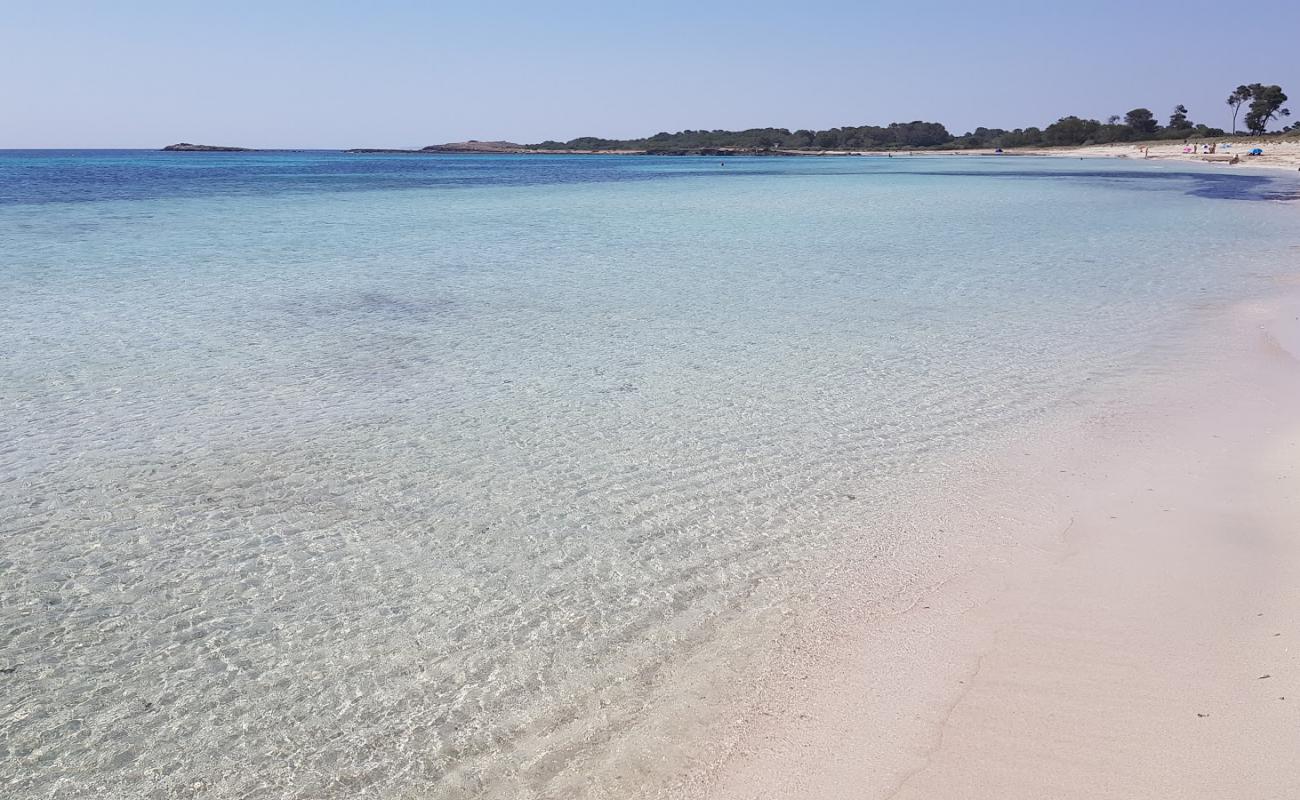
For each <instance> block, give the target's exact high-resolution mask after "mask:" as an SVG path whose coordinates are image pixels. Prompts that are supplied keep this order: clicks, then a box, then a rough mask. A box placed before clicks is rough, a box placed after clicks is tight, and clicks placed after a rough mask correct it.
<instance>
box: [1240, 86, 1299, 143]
mask: <svg viewBox="0 0 1300 800" xmlns="http://www.w3.org/2000/svg"><path fill="white" fill-rule="evenodd" d="M1250 90H1251V94H1250V108H1248V109H1247V110H1246V127H1247V128H1248V129H1249V130H1250V132H1251V133H1255V134H1260V133H1264V131H1266V130H1267V129H1268V123H1269V122H1271V121H1273V120H1274V119H1277V118H1278V117H1289V116H1291V110H1290V109H1289V108H1283V107H1282V104H1283V103H1285V102H1286V93H1285V92H1283V91H1282V87H1281V86H1277V85H1272V86H1263V85H1261V84H1258V83H1252V84H1251V85H1250Z"/></svg>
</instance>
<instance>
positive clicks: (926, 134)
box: [529, 83, 1300, 153]
mask: <svg viewBox="0 0 1300 800" xmlns="http://www.w3.org/2000/svg"><path fill="white" fill-rule="evenodd" d="M1286 101H1287V96H1286V94H1285V93H1284V92H1283V91H1282V88H1281V87H1280V86H1276V85H1264V84H1259V83H1252V84H1243V85H1241V86H1238V87H1237V88H1236V89H1235V90H1233V92H1232V94H1230V95H1229V96H1228V101H1227V104H1228V106H1229V107H1230V108H1231V111H1232V131H1233V133H1234V134H1235V133H1236V132H1237V120H1238V116H1239V115H1240V114H1241V112H1242V111H1245V115H1244V117H1242V121H1243V122H1244V124H1245V127H1246V130H1247V131H1249V132H1250V133H1252V134H1255V135H1263V134H1264V133H1265V131H1267V129H1268V126H1269V124H1270V123H1273V122H1276V121H1280V120H1281V119H1283V118H1285V117H1287V116H1289V115H1290V113H1291V112H1290V111H1289V110H1288V109H1287V108H1285V107H1284V105H1285V103H1286ZM1283 130H1284V131H1300V124H1295V125H1292V126H1290V127H1288V128H1284V129H1283ZM1225 135H1227V132H1226V131H1224V130H1223V129H1222V128H1214V127H1210V126H1208V125H1206V124H1204V123H1194V122H1192V121H1191V120H1190V119H1189V118H1188V112H1187V108H1186V106H1183V105H1181V104H1180V105H1177V106H1174V108H1173V110H1172V111H1171V112H1170V114H1169V117H1168V121H1167V123H1165V124H1163V125H1162V124H1161V123H1160V120H1159V119H1158V118H1157V117H1156V115H1155V114H1154V113H1153V112H1152V111H1151V110H1150V109H1147V108H1135V109H1132V110H1131V111H1129V112H1128V113H1127V114H1125V115H1123V116H1122V117H1121V116H1119V115H1115V116H1112V117H1110V118H1109V119H1107V120H1106V121H1105V122H1102V121H1099V120H1095V119H1084V118H1081V117H1077V116H1068V117H1062V118H1061V119H1058V120H1057V121H1056V122H1053V123H1052V124H1050V125H1048V126H1046V127H1045V128H1035V127H1030V128H1016V129H1015V130H1005V129H1002V128H984V127H980V128H976V129H975V130H974V131H969V132H967V133H965V134H962V135H960V136H959V135H955V134H953V133H950V132H949V131H948V129H947V128H945V127H944V126H943V125H942V124H941V123H938V122H924V121H920V120H917V121H914V122H893V123H890V124H889V125H884V126H880V125H860V126H846V127H840V128H828V129H826V130H818V131H814V130H808V129H800V130H794V131H791V130H789V129H786V128H750V129H748V130H743V131H724V130H712V131H706V130H685V131H678V132H677V133H668V132H667V131H664V132H661V133H657V134H655V135H654V136H650V137H647V138H644V139H600V138H596V137H592V136H584V137H581V138H578V139H572V140H570V141H567V142H556V141H546V142H541V143H539V144H534V145H529V147H531V148H535V149H538V150H645V151H646V152H649V153H686V152H709V151H718V150H749V151H772V150H926V149H960V148H972V147H1035V146H1038V147H1042V146H1049V147H1051V146H1069V145H1085V144H1111V143H1116V142H1138V141H1150V140H1156V139H1192V138H1206V137H1217V136H1225Z"/></svg>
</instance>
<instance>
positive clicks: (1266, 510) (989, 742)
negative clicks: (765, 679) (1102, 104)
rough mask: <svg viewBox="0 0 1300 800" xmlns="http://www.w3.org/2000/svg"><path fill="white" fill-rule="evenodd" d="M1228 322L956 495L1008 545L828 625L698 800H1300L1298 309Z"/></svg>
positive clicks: (704, 781)
mask: <svg viewBox="0 0 1300 800" xmlns="http://www.w3.org/2000/svg"><path fill="white" fill-rule="evenodd" d="M1292 288H1294V287H1292ZM1212 316H1214V317H1215V322H1214V324H1215V326H1217V327H1216V330H1215V332H1214V336H1213V337H1212V338H1211V339H1209V340H1207V342H1208V344H1207V347H1206V348H1205V352H1204V353H1203V358H1201V359H1200V361H1199V362H1198V363H1197V364H1194V365H1192V366H1191V367H1184V366H1181V365H1180V366H1177V367H1173V366H1170V367H1168V368H1164V367H1161V366H1155V367H1153V369H1152V374H1151V376H1150V378H1149V380H1148V381H1146V384H1148V385H1149V387H1150V392H1149V394H1148V393H1143V394H1142V395H1141V396H1138V397H1126V398H1117V399H1116V401H1115V402H1114V403H1112V404H1110V405H1103V406H1101V407H1090V408H1089V409H1088V410H1087V411H1086V412H1082V414H1083V415H1082V416H1081V418H1080V419H1078V420H1077V421H1076V423H1077V424H1074V425H1067V426H1064V428H1060V427H1054V428H1052V429H1051V430H1050V431H1049V430H1048V429H1046V428H1045V430H1044V433H1043V436H1042V438H1041V439H1037V440H1027V441H1024V442H1022V443H1020V444H1018V445H1017V446H1016V447H1015V448H1014V449H1013V450H1012V451H1009V452H1007V453H1005V454H1002V456H1001V457H1000V458H999V461H998V463H996V464H992V463H991V464H989V465H987V468H986V469H985V470H983V471H982V472H981V474H978V475H976V476H974V477H972V479H971V482H970V485H969V486H964V487H947V489H946V490H945V493H944V494H943V495H942V496H936V498H935V503H936V513H943V514H947V515H948V516H947V519H948V522H949V524H952V525H954V530H956V531H958V532H961V531H965V532H966V533H972V532H974V533H981V534H984V535H986V536H988V538H990V539H992V540H995V541H997V542H999V544H998V545H996V546H992V547H989V548H987V549H986V550H985V551H983V552H982V553H981V554H979V556H978V557H977V558H971V557H970V553H968V554H967V559H966V561H965V562H964V564H963V566H962V567H961V568H960V569H957V570H955V571H953V572H952V573H951V575H950V577H949V578H948V579H947V580H946V581H944V582H943V583H941V584H940V585H937V586H934V587H933V588H932V589H930V590H929V591H928V592H926V593H924V594H922V595H920V596H918V597H915V598H913V599H912V600H910V601H909V602H907V603H906V604H904V605H902V606H900V607H898V608H895V609H893V610H892V612H890V613H885V614H872V613H869V611H868V610H867V609H866V608H854V607H853V605H852V603H848V604H847V605H846V606H845V608H844V609H841V610H840V611H839V612H836V614H833V615H828V618H827V620H826V621H825V626H824V628H823V629H821V630H814V631H812V632H810V634H809V636H808V641H807V642H805V643H803V645H804V646H802V647H792V648H791V651H792V652H795V653H805V654H806V655H805V656H804V657H802V658H795V659H794V660H793V661H792V662H791V663H789V664H787V670H786V672H787V674H788V675H790V676H793V677H790V678H789V679H788V680H786V681H784V682H780V681H778V682H776V683H775V684H774V685H773V686H769V687H768V688H767V690H766V691H765V693H764V695H763V697H762V699H761V700H760V701H759V702H758V705H757V706H756V708H755V710H754V712H753V713H751V714H749V715H746V716H745V717H744V718H743V719H740V720H738V721H737V724H736V727H735V729H734V731H733V732H734V734H735V738H734V742H733V743H732V746H731V747H730V749H729V750H728V751H727V753H726V755H725V756H723V757H720V758H717V759H715V760H713V761H712V762H711V763H708V764H704V765H702V766H701V769H700V770H699V773H698V774H697V775H696V776H695V778H694V779H693V780H692V781H691V782H690V783H688V784H687V785H685V786H684V787H682V791H681V794H682V796H689V797H707V798H712V799H713V800H740V799H742V798H746V799H748V798H773V800H775V799H776V798H782V799H789V800H798V799H800V798H809V799H810V800H811V799H814V798H815V799H816V800H834V799H835V798H863V799H867V798H918V799H920V798H925V799H927V800H929V799H934V798H981V799H982V798H989V799H990V800H993V799H996V800H1006V799H1008V798H1026V800H1028V799H1029V798H1033V799H1034V800H1040V799H1041V798H1090V799H1091V798H1207V800H1208V799H1209V798H1214V800H1221V799H1222V798H1295V797H1300V301H1297V299H1295V298H1294V297H1292V298H1286V299H1278V300H1274V301H1268V302H1263V301H1261V302H1258V303H1253V304H1248V305H1245V306H1242V307H1240V308H1235V309H1231V310H1230V311H1223V312H1214V313H1213V315H1212ZM963 492H965V493H969V492H974V496H975V497H976V500H975V502H973V503H972V505H971V506H970V509H969V511H968V512H961V513H958V514H957V515H956V516H955V517H954V516H953V515H952V514H951V512H949V511H941V510H940V508H941V507H942V505H943V503H944V502H946V499H947V498H951V497H952V496H957V495H960V494H962V493H963ZM990 534H991V535H990ZM846 631H847V633H846Z"/></svg>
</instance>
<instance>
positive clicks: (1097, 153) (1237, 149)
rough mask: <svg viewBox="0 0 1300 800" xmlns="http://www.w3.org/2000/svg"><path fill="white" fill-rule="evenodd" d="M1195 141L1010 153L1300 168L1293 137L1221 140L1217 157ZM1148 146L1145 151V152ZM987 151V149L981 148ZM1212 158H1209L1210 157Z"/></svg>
mask: <svg viewBox="0 0 1300 800" xmlns="http://www.w3.org/2000/svg"><path fill="white" fill-rule="evenodd" d="M1192 141H1193V142H1195V145H1196V146H1195V150H1196V152H1194V153H1184V152H1183V150H1184V149H1185V148H1187V147H1190V146H1191V145H1185V144H1183V142H1182V141H1173V142H1154V143H1153V142H1142V143H1137V144H1095V145H1086V146H1083V147H1049V148H1018V149H1015V150H1011V151H1008V152H1011V153H1015V154H1019V155H1038V156H1056V157H1063V158H1069V157H1073V158H1131V159H1137V160H1152V161H1188V162H1194V163H1211V164H1215V165H1216V166H1222V167H1224V168H1225V169H1231V168H1235V167H1263V168H1267V169H1282V170H1287V171H1289V172H1296V171H1297V170H1300V139H1290V140H1286V141H1282V140H1278V139H1250V138H1245V137H1242V138H1236V139H1233V140H1232V141H1230V142H1227V144H1229V145H1230V146H1229V147H1225V146H1224V144H1225V143H1224V142H1223V141H1220V140H1213V141H1217V142H1218V146H1217V147H1216V148H1215V153H1214V155H1213V156H1206V155H1205V154H1204V153H1202V152H1201V146H1202V144H1204V143H1208V141H1210V140H1207V142H1201V141H1199V140H1195V139H1194V140H1192ZM1254 148H1259V149H1260V150H1263V151H1264V154H1263V155H1260V156H1251V155H1248V153H1249V152H1250V151H1251V150H1252V149H1254ZM1144 149H1145V152H1144ZM980 152H985V151H980ZM1233 155H1236V156H1239V157H1240V159H1241V160H1240V161H1239V162H1238V163H1236V164H1230V163H1228V162H1227V161H1225V160H1224V159H1225V157H1227V158H1230V157H1231V156H1233ZM1207 159H1209V160H1207Z"/></svg>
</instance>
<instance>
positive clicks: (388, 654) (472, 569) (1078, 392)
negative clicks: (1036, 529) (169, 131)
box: [0, 152, 1300, 798]
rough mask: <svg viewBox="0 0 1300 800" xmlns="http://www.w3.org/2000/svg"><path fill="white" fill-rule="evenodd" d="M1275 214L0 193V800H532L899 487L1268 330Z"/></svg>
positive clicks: (893, 538) (1080, 165)
mask: <svg viewBox="0 0 1300 800" xmlns="http://www.w3.org/2000/svg"><path fill="white" fill-rule="evenodd" d="M1295 189H1296V185H1295V181H1294V180H1292V179H1290V178H1289V177H1286V176H1284V177H1282V178H1270V177H1268V176H1260V175H1251V174H1247V173H1228V172H1223V171H1209V170H1204V171H1202V170H1197V169H1192V170H1190V171H1187V170H1180V169H1176V168H1173V167H1170V166H1168V165H1164V166H1159V165H1147V164H1138V163H1132V164H1126V163H1123V162H1102V163H1093V162H1086V163H1085V162H1077V166H1076V162H1070V161H1062V160H1035V159H1021V158H1016V159H1005V160H1003V159H991V158H988V159H976V158H957V157H948V158H944V157H934V158H917V159H906V158H896V159H865V158H843V159H841V158H833V159H775V158H773V159H759V158H753V159H741V158H737V159H727V160H726V163H725V165H724V164H721V163H719V162H718V161H717V160H715V159H703V158H676V159H673V158H665V159H657V158H633V157H622V158H620V157H608V158H606V157H587V158H584V157H535V158H532V157H523V158H520V157H479V156H428V157H401V156H346V155H340V154H327V153H257V154H230V155H226V154H191V153H184V154H163V153H137V152H63V153H57V152H55V153H51V152H45V153H41V152H29V153H16V152H9V153H0V320H2V322H3V325H2V326H0V795H2V796H4V797H14V798H29V797H30V798H38V797H39V798H44V797H51V798H88V797H96V798H137V797H150V798H153V797H156V798H167V797H191V796H193V797H211V798H244V797H277V798H278V797H288V798H351V797H356V796H358V794H360V793H361V792H362V791H363V790H368V791H370V792H371V793H373V794H374V795H375V796H381V797H431V798H441V797H477V796H488V797H533V796H554V795H556V794H557V792H558V791H559V790H558V789H557V788H556V787H557V786H558V785H559V784H558V783H557V782H556V781H557V777H556V776H558V775H561V774H563V773H564V772H565V770H566V769H567V768H568V766H569V765H571V764H573V763H579V762H580V761H581V759H583V758H585V757H587V755H589V754H591V753H593V752H599V751H600V750H601V749H602V748H608V747H611V746H612V745H611V743H612V742H615V741H619V740H620V739H619V737H620V736H623V735H624V734H625V733H626V732H627V731H630V730H634V729H635V728H636V726H637V725H639V724H640V722H641V721H642V720H643V719H644V718H645V716H646V714H647V713H649V712H648V710H647V708H646V706H647V704H649V703H650V701H649V700H648V699H647V698H651V697H659V696H671V691H670V690H671V687H672V685H673V684H672V681H673V680H676V679H679V678H680V675H679V673H681V672H682V671H683V667H682V665H684V664H692V665H695V666H694V667H693V668H694V669H700V670H711V671H714V672H717V673H718V674H720V675H722V676H723V677H724V678H725V675H726V669H727V665H726V663H725V660H724V659H721V657H717V658H714V657H711V656H710V653H711V652H712V650H711V648H714V647H716V643H717V642H719V641H721V640H723V639H725V638H726V637H727V636H728V635H738V634H736V633H735V632H736V631H751V632H752V633H746V634H744V635H745V636H748V637H751V638H748V639H744V640H743V641H742V642H741V645H742V647H741V649H742V650H744V649H746V647H747V648H748V649H751V650H759V649H762V648H763V647H764V646H765V645H766V639H764V638H763V637H764V635H766V634H764V633H761V632H760V631H765V630H767V631H768V632H769V633H770V629H768V628H767V627H766V624H765V620H767V619H768V618H769V617H773V618H774V615H777V616H779V612H780V611H782V610H788V609H789V608H791V607H793V606H795V605H797V604H799V603H808V602H815V600H816V585H817V579H818V576H819V575H820V574H823V572H824V570H825V569H827V567H826V565H827V564H828V563H829V562H833V561H835V560H837V559H839V558H840V557H842V556H843V555H844V554H845V553H846V552H860V551H862V550H873V551H876V552H878V553H880V554H883V555H884V556H885V557H888V555H889V554H890V553H897V552H900V550H901V549H903V548H906V547H908V545H909V542H908V539H907V534H906V531H903V530H898V529H894V528H892V527H889V526H885V525H878V524H873V521H874V520H876V519H879V518H880V515H881V514H882V512H884V511H886V510H889V509H891V508H895V507H897V506H898V505H899V504H900V503H903V502H904V500H903V499H902V498H903V497H904V496H905V492H906V490H907V486H908V484H909V478H908V476H909V475H913V474H916V473H918V472H920V471H922V470H924V469H925V468H926V466H927V464H928V463H929V462H930V460H932V459H935V458H938V457H940V456H941V455H943V454H949V453H954V452H956V453H963V452H972V451H977V450H978V449H979V448H982V447H987V446H988V445H989V444H990V443H991V442H994V441H997V440H998V437H1000V436H1003V437H1004V436H1007V435H1010V434H1012V433H1013V432H1014V431H1015V430H1016V426H1017V425H1019V424H1021V423H1023V422H1025V421H1026V420H1029V419H1033V418H1037V417H1041V416H1042V415H1044V414H1048V413H1050V412H1051V411H1052V410H1053V409H1056V408H1059V407H1061V406H1062V405H1063V404H1068V403H1071V402H1076V401H1077V400H1078V398H1080V397H1081V396H1082V395H1083V394H1085V393H1086V391H1087V387H1088V386H1089V385H1091V384H1092V382H1094V381H1097V380H1098V379H1106V378H1109V377H1113V376H1115V375H1124V374H1130V373H1134V372H1140V371H1141V370H1143V369H1147V368H1149V366H1150V364H1152V363H1153V362H1156V361H1158V359H1159V358H1160V356H1161V354H1163V353H1167V352H1173V351H1176V350H1177V348H1178V346H1179V342H1180V340H1181V338H1182V336H1183V335H1184V333H1185V332H1186V331H1187V330H1188V329H1189V327H1190V326H1191V325H1193V324H1194V321H1195V317H1196V313H1197V311H1198V309H1203V308H1206V307H1211V306H1214V305H1221V304H1223V303H1225V302H1230V301H1231V300H1233V299H1234V298H1238V297H1243V296H1247V295H1249V294H1250V293H1252V292H1259V291H1262V290H1264V289H1266V288H1267V286H1268V285H1269V283H1270V281H1271V280H1272V278H1273V276H1274V275H1276V274H1277V273H1278V272H1279V271H1281V270H1280V269H1279V264H1284V263H1286V262H1287V260H1288V259H1289V261H1290V263H1294V261H1295V254H1296V252H1297V250H1296V246H1297V245H1300V224H1298V223H1297V216H1296V207H1295V204H1294V203H1283V202H1277V201H1276V198H1279V197H1287V196H1290V195H1292V194H1294V192H1295ZM864 579H865V578H864ZM674 675H677V676H678V677H677V678H675V677H673V676H674ZM656 692H658V693H659V694H656ZM675 713H678V714H679V715H680V716H682V717H683V718H686V717H689V716H690V714H691V713H693V711H692V707H691V705H689V704H687V705H684V707H683V708H682V709H681V710H680V711H679V712H675ZM649 760H651V761H653V759H649ZM663 768H664V769H669V767H663ZM639 780H641V781H642V783H641V784H640V785H641V786H642V787H643V788H647V789H648V788H652V787H653V786H654V785H655V780H656V778H655V773H654V771H653V769H651V768H647V771H646V772H645V774H644V775H643V776H642V777H641V778H640V779H639Z"/></svg>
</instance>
